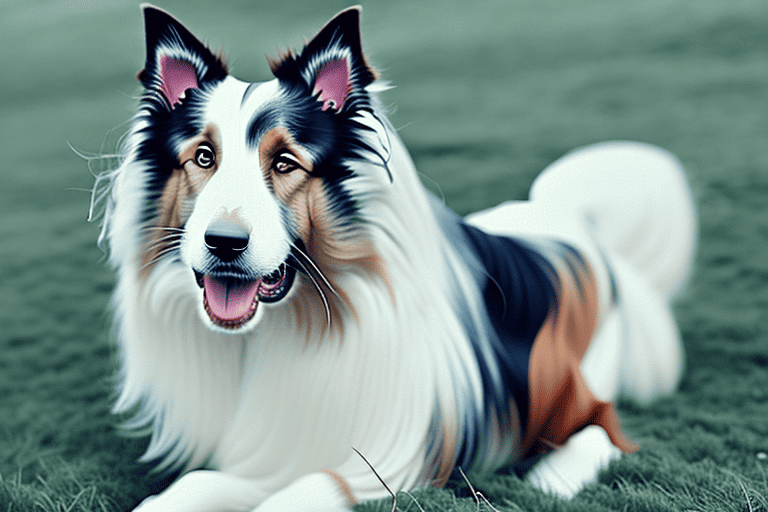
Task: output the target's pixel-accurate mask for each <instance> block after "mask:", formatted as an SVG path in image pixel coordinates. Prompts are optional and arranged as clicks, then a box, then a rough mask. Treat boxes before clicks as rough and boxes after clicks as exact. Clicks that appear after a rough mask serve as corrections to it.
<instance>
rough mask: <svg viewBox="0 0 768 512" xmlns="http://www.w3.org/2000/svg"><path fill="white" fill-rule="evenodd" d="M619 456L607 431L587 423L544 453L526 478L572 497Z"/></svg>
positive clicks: (565, 496)
mask: <svg viewBox="0 0 768 512" xmlns="http://www.w3.org/2000/svg"><path fill="white" fill-rule="evenodd" d="M620 456H621V450H619V449H618V448H616V447H615V446H614V445H613V443H611V440H610V439H608V434H606V433H605V431H604V430H603V429H602V428H600V427H598V426H596V425H590V426H588V427H586V428H584V429H583V430H581V431H580V432H578V433H577V434H575V435H573V436H571V438H570V439H569V440H568V442H567V443H566V444H565V445H564V446H562V447H561V448H559V449H557V450H555V451H554V452H552V453H549V454H547V455H545V456H544V457H543V458H542V460H541V461H539V462H538V463H537V464H536V465H535V466H533V468H532V469H531V470H530V471H529V472H528V473H527V474H526V476H525V479H526V480H527V481H528V482H530V483H531V484H533V485H534V486H536V487H538V488H539V489H541V490H543V491H545V492H550V493H553V494H556V495H558V496H560V497H562V498H571V497H573V496H574V495H575V494H576V493H577V492H579V491H580V490H581V488H582V487H584V486H585V485H587V484H588V483H590V482H592V481H594V480H595V478H596V477H597V474H598V473H599V472H600V470H601V469H603V468H604V467H606V466H608V463H609V462H610V461H612V460H613V459H617V458H619V457H620Z"/></svg>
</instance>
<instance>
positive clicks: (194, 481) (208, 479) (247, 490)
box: [134, 470, 266, 512]
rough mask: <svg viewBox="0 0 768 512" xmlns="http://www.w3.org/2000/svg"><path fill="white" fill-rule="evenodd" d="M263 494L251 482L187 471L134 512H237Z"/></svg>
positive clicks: (263, 496) (249, 507)
mask: <svg viewBox="0 0 768 512" xmlns="http://www.w3.org/2000/svg"><path fill="white" fill-rule="evenodd" d="M265 498H266V493H264V492H262V491H260V490H259V489H258V488H257V487H256V484H254V482H253V481H251V480H248V479H246V478H240V477H236V476H232V475H227V474H226V473H221V472H219V471H208V470H196V471H191V472H189V473H187V474H185V475H183V476H182V477H181V478H179V479H178V480H176V481H175V482H174V483H173V484H171V486H170V487H168V488H167V489H166V490H165V491H163V492H162V493H160V494H158V495H157V496H150V497H149V498H147V499H146V500H144V501H143V502H141V504H140V505H139V506H138V507H137V508H136V509H134V512H168V511H174V512H239V511H243V512H246V511H249V510H252V509H253V508H254V507H255V506H256V505H258V504H259V503H261V502H262V501H264V499H265Z"/></svg>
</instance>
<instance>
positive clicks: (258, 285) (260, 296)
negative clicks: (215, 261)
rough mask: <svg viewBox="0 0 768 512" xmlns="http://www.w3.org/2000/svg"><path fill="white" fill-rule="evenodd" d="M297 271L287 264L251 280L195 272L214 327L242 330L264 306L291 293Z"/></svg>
mask: <svg viewBox="0 0 768 512" xmlns="http://www.w3.org/2000/svg"><path fill="white" fill-rule="evenodd" d="M295 276H296V270H295V269H294V268H293V267H291V266H289V265H287V264H285V263H283V264H281V265H280V266H279V267H278V268H277V269H276V270H275V271H274V272H271V273H270V274H267V275H264V276H261V277H258V278H256V279H249V278H246V277H239V276H237V275H233V274H231V273H227V274H216V273H211V274H202V273H200V272H197V271H195V277H196V279H197V284H198V286H200V288H202V289H203V307H204V309H205V312H206V313H207V314H208V317H209V318H210V319H211V322H213V324H214V325H216V326H218V327H221V328H223V329H231V330H235V329H239V328H240V327H242V326H244V325H245V324H247V323H248V322H249V321H250V320H251V319H252V318H253V317H254V315H256V311H257V310H258V307H259V303H260V302H277V301H279V300H281V299H282V298H284V297H285V296H286V295H287V294H288V292H289V291H290V289H291V285H292V284H293V280H294V278H295Z"/></svg>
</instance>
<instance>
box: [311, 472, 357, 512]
mask: <svg viewBox="0 0 768 512" xmlns="http://www.w3.org/2000/svg"><path fill="white" fill-rule="evenodd" d="M320 473H325V474H326V475H328V476H330V477H331V479H332V480H333V481H334V482H335V483H336V485H337V486H338V487H339V490H340V491H341V493H342V494H343V495H344V497H345V498H347V500H348V501H349V505H350V506H351V507H354V506H355V505H357V498H355V495H354V493H353V492H352V487H351V486H350V485H349V483H348V482H347V481H346V479H345V478H344V477H343V476H341V475H340V474H338V473H337V472H335V471H331V470H330V469H321V470H320Z"/></svg>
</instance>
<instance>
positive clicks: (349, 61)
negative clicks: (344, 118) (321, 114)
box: [269, 6, 377, 112]
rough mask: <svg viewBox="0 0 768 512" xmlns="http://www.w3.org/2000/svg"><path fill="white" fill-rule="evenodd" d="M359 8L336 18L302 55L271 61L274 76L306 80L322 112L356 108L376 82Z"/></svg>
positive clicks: (342, 13) (351, 9)
mask: <svg viewBox="0 0 768 512" xmlns="http://www.w3.org/2000/svg"><path fill="white" fill-rule="evenodd" d="M360 11H361V7H360V6H355V7H350V8H349V9H346V10H344V11H342V12H340V13H339V14H337V15H336V17H334V18H333V19H332V20H331V21H329V22H328V24H327V25H325V27H323V29H322V30H321V31H320V32H319V33H318V34H317V35H316V36H315V37H314V38H313V39H312V40H311V41H310V42H309V43H307V46H306V47H305V48H304V50H303V51H302V52H301V55H299V56H298V57H295V56H294V55H293V54H292V53H290V52H289V53H288V54H286V55H284V56H283V57H282V58H281V59H279V60H270V62H269V64H270V68H271V69H272V72H273V73H274V75H275V76H276V77H277V78H278V79H280V80H283V81H288V82H291V81H295V80H303V81H304V83H306V85H307V86H308V87H309V90H310V92H311V94H312V95H313V96H316V97H317V100H318V101H319V102H321V103H322V107H321V108H322V110H328V109H331V110H332V111H333V112H341V111H343V110H345V109H347V110H348V109H350V108H355V107H354V104H355V103H357V102H356V101H355V100H359V99H362V98H364V97H365V96H366V93H365V87H367V86H368V85H370V84H371V83H372V82H373V81H374V80H376V78H377V76H376V72H375V71H374V70H373V69H372V68H371V67H370V66H369V65H368V63H367V62H366V60H365V56H364V55H363V49H362V46H361V43H360Z"/></svg>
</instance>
